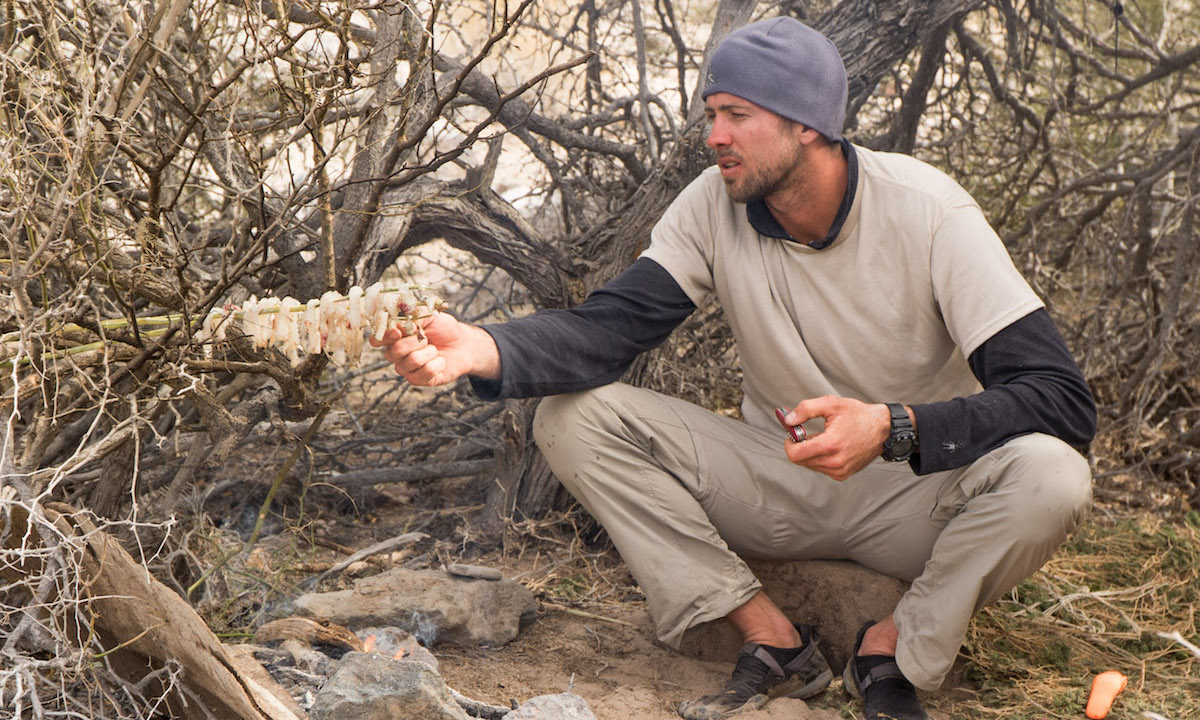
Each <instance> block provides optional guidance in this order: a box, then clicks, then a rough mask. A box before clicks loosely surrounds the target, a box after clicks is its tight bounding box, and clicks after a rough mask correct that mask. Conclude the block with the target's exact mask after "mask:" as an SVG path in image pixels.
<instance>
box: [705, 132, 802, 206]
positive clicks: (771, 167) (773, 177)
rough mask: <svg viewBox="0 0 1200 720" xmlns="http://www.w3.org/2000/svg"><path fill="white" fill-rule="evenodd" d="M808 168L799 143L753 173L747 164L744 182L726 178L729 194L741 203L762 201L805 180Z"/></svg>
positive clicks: (726, 188) (753, 170)
mask: <svg viewBox="0 0 1200 720" xmlns="http://www.w3.org/2000/svg"><path fill="white" fill-rule="evenodd" d="M804 166H805V158H804V150H803V146H801V145H800V144H799V143H797V144H795V145H794V146H792V147H791V148H789V149H788V151H786V152H781V153H779V154H778V155H776V156H775V158H774V159H772V160H771V161H769V162H767V163H766V164H764V165H760V166H759V167H758V168H756V169H751V168H750V166H747V165H745V163H744V161H743V165H742V167H744V168H746V172H745V174H744V175H743V176H742V178H741V179H740V181H739V180H738V179H737V178H725V191H726V192H727V193H728V194H729V199H730V200H733V201H734V202H738V203H748V202H752V201H754V200H762V199H763V198H766V197H768V196H770V195H773V194H775V193H777V192H779V191H780V190H783V189H784V188H786V187H788V186H789V185H791V184H792V183H793V182H796V181H799V180H801V179H802V178H803V175H804Z"/></svg>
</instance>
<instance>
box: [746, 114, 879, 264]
mask: <svg viewBox="0 0 1200 720" xmlns="http://www.w3.org/2000/svg"><path fill="white" fill-rule="evenodd" d="M841 146H842V153H843V154H844V155H845V156H846V165H847V171H846V194H845V195H843V196H842V204H841V205H839V206H838V212H837V217H835V218H834V219H833V226H832V227H831V228H829V234H828V235H826V236H825V237H824V238H823V239H821V240H818V241H817V242H815V243H813V244H811V245H809V247H811V248H812V249H813V250H824V249H825V248H827V247H829V246H830V245H832V244H833V241H834V240H836V239H837V236H838V233H840V232H841V231H842V225H844V224H845V223H846V217H847V216H848V215H849V214H850V206H851V205H853V204H854V193H855V192H856V191H857V190H858V157H857V156H856V155H855V154H854V146H853V145H851V144H850V141H849V140H847V139H846V138H842V139H841ZM746 219H748V220H749V221H750V225H751V226H753V227H754V230H755V231H756V232H758V234H760V235H766V236H767V237H773V238H778V239H780V240H791V241H792V242H795V241H796V239H795V238H793V237H792V236H791V235H789V234H788V231H787V230H784V229H783V226H782V225H780V224H779V221H778V220H776V219H775V216H774V215H772V214H771V210H770V209H769V208H768V207H767V203H766V201H764V200H763V199H761V198H759V199H758V200H751V201H750V202H748V203H746Z"/></svg>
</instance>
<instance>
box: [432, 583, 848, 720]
mask: <svg viewBox="0 0 1200 720" xmlns="http://www.w3.org/2000/svg"><path fill="white" fill-rule="evenodd" d="M602 612H605V613H608V617H610V618H612V619H615V620H621V621H623V622H626V623H629V624H630V625H624V624H617V623H613V622H608V621H606V620H597V619H590V618H584V617H579V616H576V615H572V614H568V613H566V612H563V611H561V610H546V611H545V612H543V613H542V614H541V616H540V617H539V618H538V620H537V621H536V622H534V623H533V624H532V625H530V626H529V627H528V628H526V629H525V630H524V631H523V632H522V633H521V635H520V636H518V637H517V639H516V640H514V641H513V642H511V643H509V644H508V645H506V646H505V647H502V648H498V649H494V650H484V649H479V650H476V649H468V648H455V647H450V646H437V647H435V648H434V654H435V655H437V656H438V660H439V662H440V663H441V666H440V672H441V674H442V678H443V679H444V680H445V681H446V684H447V685H449V686H450V687H452V688H454V689H455V690H458V691H459V692H460V693H463V694H464V695H467V696H468V697H472V698H475V699H477V700H485V701H487V702H489V703H492V704H495V705H508V704H509V701H510V699H515V700H517V701H518V702H521V701H523V700H527V699H529V698H530V697H534V696H537V695H547V694H552V693H559V692H564V691H566V690H567V689H571V690H572V692H574V693H576V694H578V695H580V696H581V697H583V699H585V700H586V701H587V702H588V705H589V706H591V708H592V711H593V712H594V713H595V714H596V717H597V718H598V719H599V720H631V719H635V718H636V719H638V720H678V718H679V716H678V715H677V714H676V713H675V710H674V707H675V703H676V702H678V701H679V700H683V699H687V698H692V697H696V696H699V695H703V694H706V693H708V692H712V691H713V690H714V689H718V688H720V686H721V684H722V682H723V681H724V680H725V678H726V677H727V676H728V674H729V671H730V669H731V668H730V666H729V665H727V664H723V663H716V662H702V661H700V660H695V659H692V658H688V657H684V656H682V655H680V654H678V653H676V652H674V651H672V650H668V649H666V648H663V647H660V646H657V645H655V644H654V643H653V642H652V641H651V638H652V637H653V633H652V630H651V625H650V620H649V616H648V615H647V613H646V611H645V608H644V604H643V603H642V602H640V601H632V602H628V603H620V604H616V603H613V604H606V606H605V608H604V610H603V611H602ZM595 614H600V613H599V612H597V613H595ZM847 702H848V698H847V697H846V695H845V694H844V692H843V691H842V689H841V683H840V681H835V682H834V684H833V685H832V686H831V687H830V688H829V689H828V690H826V691H825V692H824V693H823V694H822V695H821V696H818V697H817V698H814V699H813V700H812V701H811V703H806V702H804V701H802V700H796V699H792V698H777V699H775V700H772V701H771V702H769V703H768V704H767V705H766V706H765V707H764V708H762V709H761V710H757V711H754V712H747V713H742V714H740V715H738V716H737V717H738V719H739V720H760V719H763V720H765V719H766V718H788V719H789V720H833V719H834V718H840V717H842V715H841V714H840V709H841V708H842V707H843V706H845V705H846V704H847Z"/></svg>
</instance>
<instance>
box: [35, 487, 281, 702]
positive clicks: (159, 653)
mask: <svg viewBox="0 0 1200 720" xmlns="http://www.w3.org/2000/svg"><path fill="white" fill-rule="evenodd" d="M45 514H46V517H47V519H48V520H50V521H51V522H52V523H53V524H54V525H55V526H56V528H57V529H58V531H59V532H61V533H63V535H64V536H66V537H79V538H81V539H82V549H83V552H82V553H81V554H80V578H81V580H82V582H81V583H80V586H81V587H82V588H83V591H82V594H83V597H82V598H81V600H82V602H83V605H84V608H83V612H81V613H79V615H77V616H73V617H70V618H64V621H65V624H66V627H65V628H64V629H65V630H66V633H67V635H68V636H70V637H73V638H75V639H76V642H78V643H79V644H81V645H83V644H84V642H83V641H84V640H86V639H88V638H94V639H96V640H98V641H99V644H100V645H101V647H103V648H104V649H105V651H106V652H107V653H108V656H107V657H108V660H109V662H110V663H111V666H112V667H113V668H114V669H116V670H117V671H118V672H120V673H122V674H123V675H125V676H126V677H127V678H128V679H129V680H131V681H134V682H137V681H138V680H140V679H142V678H144V677H146V676H147V675H148V674H149V673H151V672H153V671H155V670H157V669H158V668H162V667H164V666H166V665H167V663H169V662H174V663H178V664H179V665H180V666H181V667H182V668H183V673H182V674H181V676H180V682H181V683H182V684H183V686H184V688H183V690H182V692H181V691H180V690H179V689H172V690H171V691H170V692H168V693H166V702H167V704H168V705H169V707H170V710H171V713H170V714H171V715H172V716H174V717H183V718H188V719H189V720H191V719H193V718H194V719H195V720H200V719H201V718H204V719H206V720H207V718H210V717H212V716H214V715H215V716H216V717H221V718H231V719H236V720H300V716H298V715H296V714H295V713H294V712H293V711H291V710H289V709H288V708H287V707H286V706H285V705H284V704H283V703H281V702H280V701H279V700H278V699H277V698H275V697H274V696H273V695H272V694H271V693H270V692H269V691H268V690H267V689H266V687H265V686H264V685H263V684H262V683H261V682H258V681H254V680H252V679H250V678H248V677H246V676H244V675H243V674H241V673H239V672H238V671H237V670H236V669H235V665H234V663H233V661H232V660H231V659H230V656H229V654H228V653H227V652H226V650H225V646H224V645H222V644H221V642H220V640H218V639H217V637H216V635H214V634H213V633H212V631H211V630H209V629H208V626H207V625H205V624H204V621H203V620H201V619H200V617H199V616H198V615H197V614H196V612H195V610H193V609H192V607H191V606H190V605H188V604H187V603H186V602H185V601H184V600H183V598H181V597H179V595H178V594H176V593H175V592H173V591H172V590H171V589H170V588H168V587H166V586H165V585H163V584H162V583H160V582H158V581H157V580H155V579H154V578H152V577H150V575H149V573H147V572H146V569H145V568H144V567H142V565H140V564H139V563H137V562H135V561H134V560H133V558H132V557H130V555H129V553H127V552H125V549H124V548H122V547H121V546H120V544H119V543H117V541H116V540H114V539H113V538H112V537H110V536H109V535H108V534H106V533H104V532H102V531H100V530H98V529H97V528H96V527H95V526H94V525H92V523H91V521H89V520H88V519H87V517H86V516H85V515H83V514H82V513H79V512H78V511H76V510H75V509H74V508H71V507H69V506H67V505H64V504H61V503H52V504H50V505H48V506H47V507H46V509H45ZM75 617H83V618H87V619H88V622H89V623H90V625H88V626H84V625H79V624H74V623H76V622H77V621H76V620H75V619H74V618H75ZM185 696H186V697H187V701H186V702H185V700H184V697H185Z"/></svg>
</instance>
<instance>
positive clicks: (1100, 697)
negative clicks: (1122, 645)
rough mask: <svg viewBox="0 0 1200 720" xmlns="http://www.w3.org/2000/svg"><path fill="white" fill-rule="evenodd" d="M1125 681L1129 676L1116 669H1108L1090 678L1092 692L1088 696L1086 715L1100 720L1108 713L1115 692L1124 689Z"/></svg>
mask: <svg viewBox="0 0 1200 720" xmlns="http://www.w3.org/2000/svg"><path fill="white" fill-rule="evenodd" d="M1127 682H1129V678H1127V677H1125V676H1124V675H1122V674H1121V673H1119V672H1117V671H1116V670H1108V671H1107V672H1102V673H1100V674H1099V675H1097V676H1096V677H1095V679H1093V680H1092V694H1091V695H1090V696H1088V704H1087V716H1088V717H1090V718H1092V720H1100V718H1102V717H1104V716H1105V715H1108V710H1109V708H1111V707H1112V704H1113V700H1116V699H1117V693H1119V692H1121V691H1122V690H1124V689H1125V683H1127Z"/></svg>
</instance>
